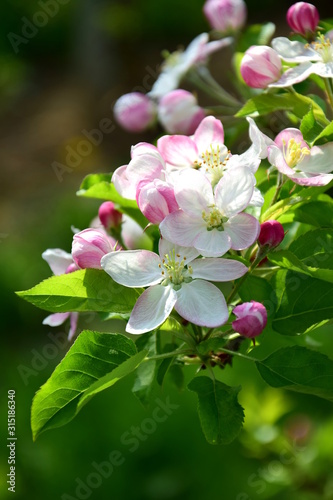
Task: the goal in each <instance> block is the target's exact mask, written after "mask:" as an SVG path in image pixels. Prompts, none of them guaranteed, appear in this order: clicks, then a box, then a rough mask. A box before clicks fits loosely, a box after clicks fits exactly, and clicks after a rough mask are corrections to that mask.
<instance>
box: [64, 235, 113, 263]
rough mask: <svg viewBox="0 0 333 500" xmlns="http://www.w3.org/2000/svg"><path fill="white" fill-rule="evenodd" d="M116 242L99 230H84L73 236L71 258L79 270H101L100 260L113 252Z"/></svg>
mask: <svg viewBox="0 0 333 500" xmlns="http://www.w3.org/2000/svg"><path fill="white" fill-rule="evenodd" d="M115 245H116V242H115V240H114V239H113V238H111V237H110V236H108V235H107V234H105V233H104V232H103V231H100V230H99V229H91V228H88V229H85V230H84V231H80V232H79V233H77V234H75V235H74V238H73V244H72V256H73V260H74V262H75V263H76V264H77V265H78V266H79V268H80V269H87V268H94V269H102V267H101V264H100V262H101V258H102V257H103V255H106V254H107V253H110V252H112V251H113V250H114V248H115Z"/></svg>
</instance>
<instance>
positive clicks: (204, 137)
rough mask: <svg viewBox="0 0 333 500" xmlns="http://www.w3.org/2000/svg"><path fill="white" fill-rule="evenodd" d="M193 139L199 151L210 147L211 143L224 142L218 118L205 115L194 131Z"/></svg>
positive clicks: (221, 126)
mask: <svg viewBox="0 0 333 500" xmlns="http://www.w3.org/2000/svg"><path fill="white" fill-rule="evenodd" d="M193 140H194V142H195V144H196V146H197V148H198V151H199V153H203V152H205V151H206V150H207V149H210V145H211V144H224V130H223V125H222V123H221V121H220V120H217V119H216V118H214V116H207V117H206V118H204V119H203V120H202V122H201V123H200V125H199V127H198V128H197V130H196V131H195V132H194V136H193Z"/></svg>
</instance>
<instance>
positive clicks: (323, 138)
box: [314, 121, 333, 146]
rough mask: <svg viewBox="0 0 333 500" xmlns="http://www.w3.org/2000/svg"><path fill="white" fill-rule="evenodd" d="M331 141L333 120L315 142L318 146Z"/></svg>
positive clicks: (332, 139) (332, 138) (332, 137)
mask: <svg viewBox="0 0 333 500" xmlns="http://www.w3.org/2000/svg"><path fill="white" fill-rule="evenodd" d="M330 141H333V121H331V123H330V124H329V125H327V127H325V128H324V130H322V131H321V132H320V134H319V135H317V137H316V138H315V140H314V143H315V144H316V145H317V146H318V145H320V144H325V143H326V142H330Z"/></svg>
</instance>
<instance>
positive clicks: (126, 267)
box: [101, 250, 162, 288]
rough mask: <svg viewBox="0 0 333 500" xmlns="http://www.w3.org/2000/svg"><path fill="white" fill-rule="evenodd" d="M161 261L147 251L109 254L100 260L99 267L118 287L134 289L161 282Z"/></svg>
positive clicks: (126, 251)
mask: <svg viewBox="0 0 333 500" xmlns="http://www.w3.org/2000/svg"><path fill="white" fill-rule="evenodd" d="M160 262H161V260H160V258H159V256H158V255H156V253H154V252H149V251H148V250H125V251H120V252H111V253H108V254H107V255H104V257H103V258H102V259H101V266H102V268H103V269H104V271H105V272H106V273H108V274H109V275H110V276H111V278H112V279H113V280H114V281H116V283H119V284H120V285H124V286H128V287H130V288H136V287H141V286H149V285H155V284H156V283H159V282H160V281H161V280H162V275H161V270H160V268H159V267H158V265H159V264H160Z"/></svg>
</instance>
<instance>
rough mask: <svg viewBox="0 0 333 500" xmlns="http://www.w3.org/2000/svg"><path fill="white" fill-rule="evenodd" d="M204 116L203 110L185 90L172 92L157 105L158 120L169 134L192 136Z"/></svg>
mask: <svg viewBox="0 0 333 500" xmlns="http://www.w3.org/2000/svg"><path fill="white" fill-rule="evenodd" d="M205 116H206V113H205V110H204V109H203V108H201V107H200V106H198V102H197V99H196V97H195V96H194V95H193V94H192V93H191V92H188V91H187V90H182V89H177V90H173V91H172V92H169V93H168V94H166V95H165V96H163V97H162V99H161V100H160V102H159V104H158V119H159V121H160V123H161V124H162V125H163V127H164V128H165V130H166V131H167V132H168V133H169V134H185V135H190V134H193V133H194V131H195V129H196V128H197V126H198V125H199V123H200V122H201V120H202V119H203V118H205Z"/></svg>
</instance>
